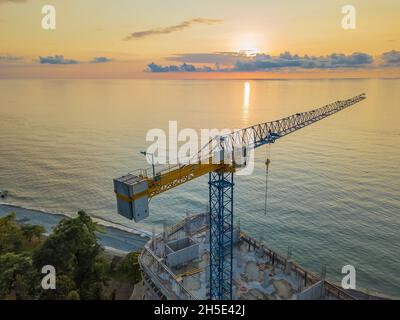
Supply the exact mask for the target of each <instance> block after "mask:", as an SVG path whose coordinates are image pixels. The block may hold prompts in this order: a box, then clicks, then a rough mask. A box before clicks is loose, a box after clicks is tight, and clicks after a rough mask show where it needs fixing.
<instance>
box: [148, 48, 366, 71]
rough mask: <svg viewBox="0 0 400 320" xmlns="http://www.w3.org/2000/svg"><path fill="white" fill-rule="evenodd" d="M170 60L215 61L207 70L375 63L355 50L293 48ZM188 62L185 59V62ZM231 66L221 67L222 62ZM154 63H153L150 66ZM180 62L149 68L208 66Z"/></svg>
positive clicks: (182, 69)
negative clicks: (314, 52)
mask: <svg viewBox="0 0 400 320" xmlns="http://www.w3.org/2000/svg"><path fill="white" fill-rule="evenodd" d="M167 60H174V61H181V62H191V63H214V64H215V65H216V67H215V68H210V67H208V68H207V71H208V72H211V71H214V72H229V71H230V72H232V71H246V72H252V71H269V70H277V69H343V68H365V67H369V66H371V65H372V64H373V62H374V59H373V57H372V56H371V55H369V54H366V53H362V52H355V53H353V54H350V55H345V54H341V53H332V54H330V55H326V56H319V57H315V56H309V55H304V56H299V55H297V54H295V55H293V54H291V53H290V52H284V53H281V54H280V55H278V56H271V55H268V54H255V55H253V56H247V55H246V54H244V53H233V52H220V53H209V54H208V53H194V54H181V55H175V56H172V57H168V58H167ZM184 64H186V63H184ZM221 64H222V65H230V67H225V68H220V67H219V66H220V65H221ZM150 66H152V67H150ZM182 66H183V65H181V66H176V65H171V66H167V67H163V66H160V65H156V64H154V63H153V64H151V65H149V71H150V72H182V71H186V72H200V71H202V70H204V68H205V67H201V68H198V67H195V66H193V65H191V66H192V68H191V69H192V70H193V71H188V70H186V68H182Z"/></svg>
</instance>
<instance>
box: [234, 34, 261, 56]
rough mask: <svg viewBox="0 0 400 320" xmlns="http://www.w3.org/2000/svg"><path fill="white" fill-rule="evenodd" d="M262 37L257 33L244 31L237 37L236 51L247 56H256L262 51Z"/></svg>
mask: <svg viewBox="0 0 400 320" xmlns="http://www.w3.org/2000/svg"><path fill="white" fill-rule="evenodd" d="M261 42H262V41H261V37H260V36H259V35H258V34H255V33H242V34H239V35H238V36H237V37H236V39H235V44H234V48H235V52H237V53H238V54H240V55H243V56H246V57H254V56H255V55H257V54H258V53H260V49H259V48H260V44H261Z"/></svg>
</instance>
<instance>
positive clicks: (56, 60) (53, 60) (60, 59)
mask: <svg viewBox="0 0 400 320" xmlns="http://www.w3.org/2000/svg"><path fill="white" fill-rule="evenodd" d="M39 62H40V63H41V64H77V63H79V61H77V60H73V59H64V56H62V55H55V56H47V57H39Z"/></svg>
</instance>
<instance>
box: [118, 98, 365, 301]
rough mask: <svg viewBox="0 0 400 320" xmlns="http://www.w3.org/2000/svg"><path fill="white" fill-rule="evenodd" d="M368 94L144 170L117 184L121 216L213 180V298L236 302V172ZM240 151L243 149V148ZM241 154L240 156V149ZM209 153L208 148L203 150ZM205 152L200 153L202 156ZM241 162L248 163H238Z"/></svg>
mask: <svg viewBox="0 0 400 320" xmlns="http://www.w3.org/2000/svg"><path fill="white" fill-rule="evenodd" d="M364 99H366V95H365V94H364V93H363V94H360V95H357V96H355V97H353V98H350V99H346V100H342V101H336V102H333V103H330V104H328V105H325V106H323V107H320V108H317V109H314V110H311V111H307V112H301V113H296V114H293V115H291V116H289V117H286V118H282V119H279V120H276V121H271V122H265V123H261V124H257V125H254V126H251V127H248V128H245V129H241V130H238V131H234V132H231V133H229V134H227V135H223V136H219V137H215V138H214V139H212V140H210V142H209V145H206V146H205V147H207V149H206V150H208V152H206V153H205V155H201V154H200V152H199V154H198V155H197V156H196V157H195V158H194V159H193V160H192V161H190V162H188V163H184V164H178V165H176V166H172V167H168V168H166V169H162V170H160V171H157V172H155V171H154V170H150V169H139V170H138V171H135V172H132V173H129V174H127V175H125V176H122V177H120V178H117V179H114V191H115V194H116V198H117V207H118V213H119V214H121V215H123V216H124V217H126V218H128V219H133V220H135V221H136V222H138V221H140V220H143V219H145V218H146V217H148V215H149V206H148V204H149V200H150V199H151V198H152V197H154V196H156V195H158V194H160V193H163V192H165V191H168V190H170V189H173V188H175V187H177V186H179V185H181V184H184V183H186V182H189V181H191V180H193V179H195V178H198V177H201V176H203V175H205V174H208V176H209V182H208V185H209V214H210V219H209V220H210V229H209V233H210V298H211V299H213V300H226V299H232V258H233V257H232V252H233V251H232V250H233V248H232V243H233V208H234V204H233V188H234V173H235V171H236V169H237V168H240V167H242V166H243V165H245V164H246V159H247V157H248V151H247V150H249V149H250V150H251V149H255V148H258V147H260V146H262V145H265V144H270V143H274V142H275V141H276V140H278V139H280V138H282V137H284V136H286V135H288V134H290V133H292V132H295V131H297V130H299V129H302V128H304V127H306V126H309V125H311V124H313V123H315V122H318V121H320V120H322V119H324V118H326V117H328V116H330V115H333V114H335V113H337V112H339V111H341V110H344V109H346V108H348V107H350V106H352V105H354V104H356V103H358V102H360V101H362V100H364ZM238 147H239V148H238ZM238 149H239V156H237V152H236V150H238ZM202 150H204V148H203V149H202ZM202 150H201V151H202ZM238 158H240V159H241V160H243V159H244V162H243V161H238V160H239V159H238Z"/></svg>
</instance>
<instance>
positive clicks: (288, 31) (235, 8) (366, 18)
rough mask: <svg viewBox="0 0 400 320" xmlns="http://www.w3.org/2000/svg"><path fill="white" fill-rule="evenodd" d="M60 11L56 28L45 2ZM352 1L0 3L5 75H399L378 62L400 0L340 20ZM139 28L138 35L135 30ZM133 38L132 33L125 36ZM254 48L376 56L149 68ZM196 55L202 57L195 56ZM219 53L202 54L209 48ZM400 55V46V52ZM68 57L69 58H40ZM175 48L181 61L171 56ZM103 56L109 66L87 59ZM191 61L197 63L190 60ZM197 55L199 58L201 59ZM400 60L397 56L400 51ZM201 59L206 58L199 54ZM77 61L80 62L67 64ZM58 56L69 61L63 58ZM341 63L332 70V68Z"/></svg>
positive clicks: (395, 37) (389, 44)
mask: <svg viewBox="0 0 400 320" xmlns="http://www.w3.org/2000/svg"><path fill="white" fill-rule="evenodd" d="M45 4H51V5H53V6H54V7H55V8H56V22H57V25H56V30H51V31H49V30H43V29H42V27H41V19H42V14H41V9H42V6H43V5H45ZM345 4H347V3H346V2H345V1H329V2H324V3H323V5H321V2H320V1H316V0H303V1H290V0H282V1H268V0H250V1H228V0H221V1H211V0H203V1H201V2H200V1H191V2H185V5H182V1H178V0H170V1H161V0H148V1H119V2H112V1H106V0H85V1H80V0H69V1H61V0H53V1H44V0H43V1H42V0H26V1H24V2H22V3H21V2H18V3H14V1H12V0H8V1H5V0H0V30H1V33H0V77H1V78H21V77H27V78H35V77H39V78H41V77H46V78H48V77H67V78H69V77H72V78H75V77H78V78H79V77H82V78H88V77H110V78H118V77H122V78H127V77H157V78H237V77H240V78H264V77H266V78H271V77H272V78H275V77H280V78H303V77H312V78H314V77H366V76H367V77H398V76H400V73H399V65H398V64H397V63H395V64H393V65H390V68H388V67H385V68H381V67H380V65H378V64H379V61H380V57H381V55H382V53H384V52H389V51H392V50H395V51H396V52H397V50H399V49H400V48H399V47H400V46H399V41H400V39H399V34H400V31H399V30H400V2H398V1H390V0H381V1H375V0H353V1H352V5H354V7H355V9H356V22H357V23H356V29H355V30H344V29H343V28H342V25H341V20H342V18H343V14H342V12H341V9H342V6H343V5H345ZM132 34H133V35H134V36H132ZM130 35H131V38H130V39H129V40H124V39H126V38H127V37H129V36H130ZM240 50H252V52H258V53H260V54H261V53H265V54H269V55H272V56H274V57H275V56H279V54H280V53H282V52H285V51H289V52H291V53H292V54H298V55H300V56H301V57H303V56H304V55H308V56H316V57H319V56H324V57H327V56H329V55H331V54H332V53H343V54H345V55H351V54H352V53H354V52H362V53H366V54H368V55H370V56H371V57H373V59H374V62H373V63H371V64H370V65H368V66H367V65H365V67H362V68H361V67H360V66H358V67H357V68H353V67H352V68H341V67H335V68H323V70H318V68H313V69H312V70H305V68H289V70H288V69H285V68H283V69H275V68H272V69H267V70H264V69H262V70H258V69H257V70H251V71H252V72H246V73H244V72H240V73H238V72H212V73H200V72H195V73H186V72H185V73H183V72H179V73H172V72H168V73H166V74H159V73H156V74H155V73H149V72H143V70H145V69H146V67H147V65H148V64H149V63H151V62H155V63H156V64H159V65H162V66H165V65H171V64H172V65H177V66H179V65H180V64H181V63H183V62H188V63H190V64H193V65H195V66H197V67H198V66H204V65H208V66H211V67H214V65H215V61H218V60H221V61H222V62H223V63H222V66H224V67H227V68H228V67H229V68H231V67H232V66H234V65H235V61H234V59H230V58H226V57H221V55H218V53H221V52H229V53H231V52H238V51H240ZM193 54H201V55H203V56H201V59H200V58H198V60H196V59H195V58H193ZM207 54H214V55H215V61H214V60H213V59H214V56H210V57H207V59H206V61H203V60H204V59H205V58H204V55H207ZM399 54H400V53H399ZM57 55H58V56H60V55H62V56H63V57H64V59H65V61H61V62H58V61H56V60H54V62H53V63H54V64H47V63H46V62H43V61H42V62H40V58H39V57H55V56H57ZM177 55H181V58H179V59H178V60H176V61H174V59H175V58H176V57H177ZM96 57H104V58H107V62H104V63H90V61H93V59H95V58H96ZM186 58H187V59H189V60H190V59H191V60H193V61H194V62H191V61H186V60H185V59H186ZM196 58H197V57H196ZM394 58H395V59H397V54H396V56H395V57H394ZM202 59H203V60H202ZM67 60H68V61H69V60H74V61H75V62H76V64H67V63H66V61H67ZM59 63H65V64H62V65H60V64H59ZM334 69H335V70H334Z"/></svg>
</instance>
